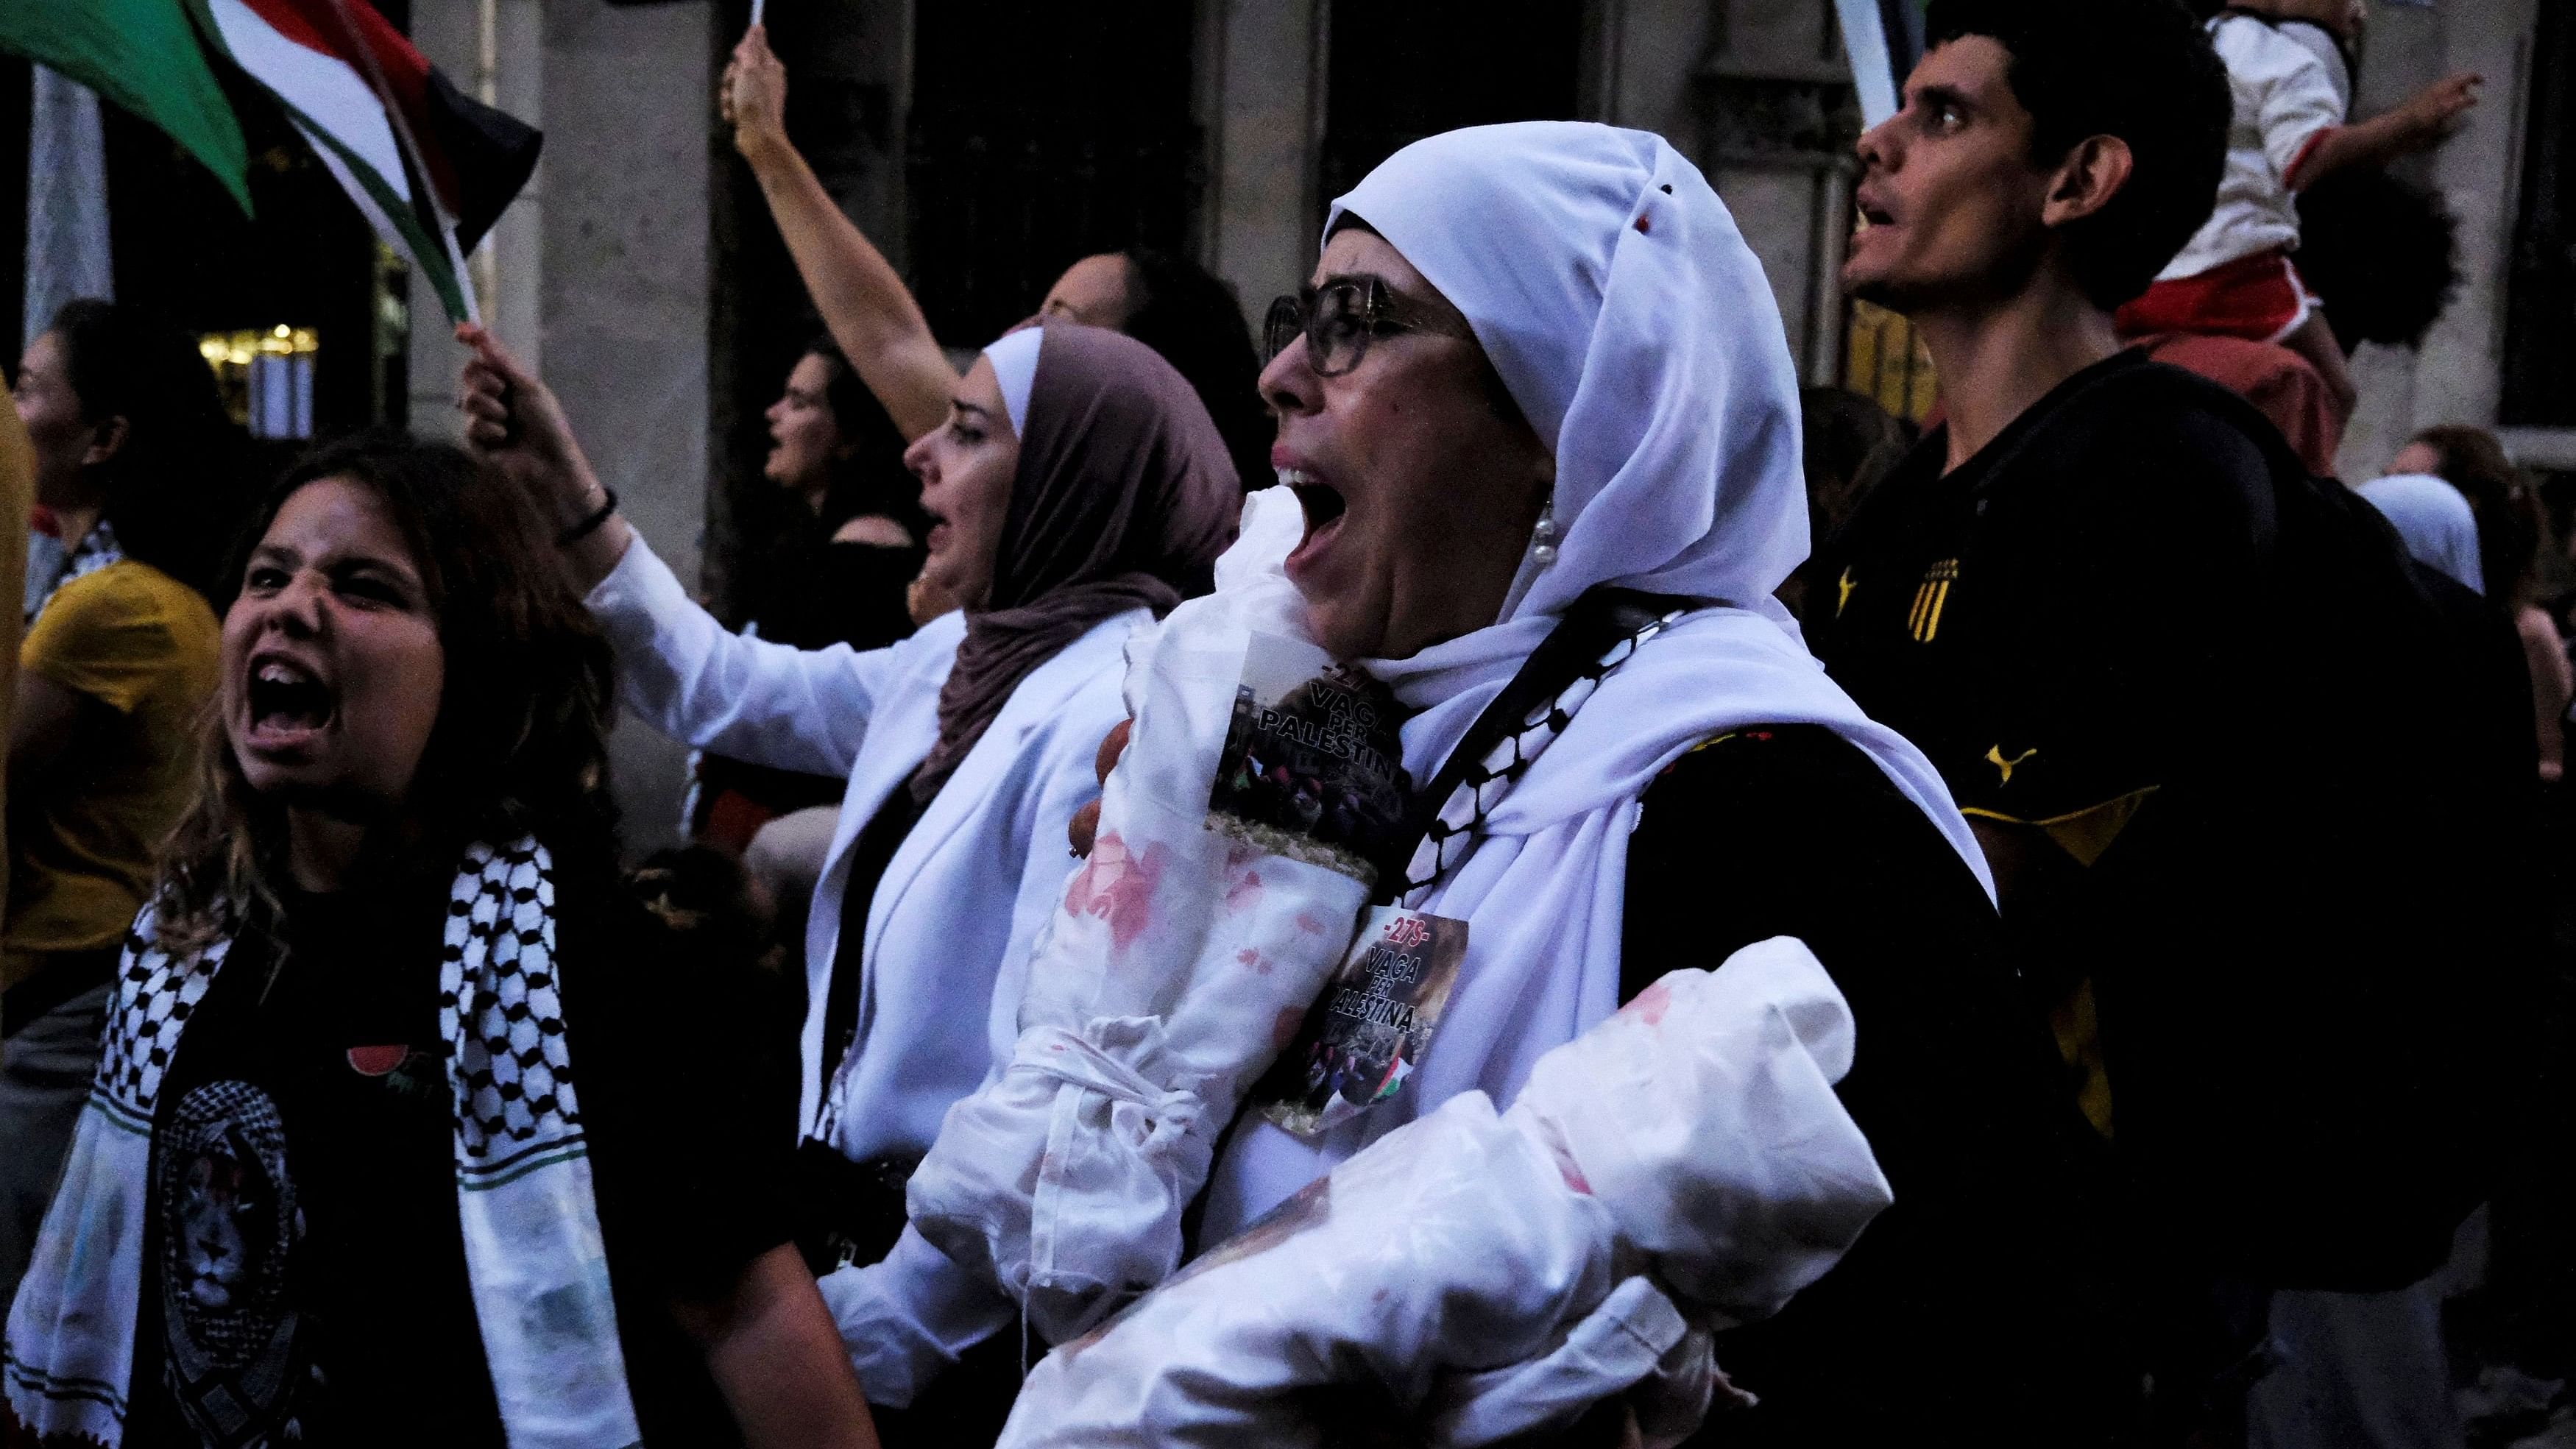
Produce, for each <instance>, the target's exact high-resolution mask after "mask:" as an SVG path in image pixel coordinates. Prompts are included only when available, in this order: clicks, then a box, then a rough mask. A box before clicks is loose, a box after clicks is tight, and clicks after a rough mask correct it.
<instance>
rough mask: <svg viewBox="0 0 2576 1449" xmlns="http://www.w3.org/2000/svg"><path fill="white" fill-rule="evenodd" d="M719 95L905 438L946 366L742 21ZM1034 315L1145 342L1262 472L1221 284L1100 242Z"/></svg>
mask: <svg viewBox="0 0 2576 1449" xmlns="http://www.w3.org/2000/svg"><path fill="white" fill-rule="evenodd" d="M721 104H722V107H723V111H724V116H725V119H726V120H727V121H729V122H731V123H732V124H733V127H734V148H735V149H736V150H738V151H740V152H741V153H742V157H743V159H744V160H745V161H747V162H749V163H750V164H751V171H752V175H753V176H755V177H757V178H758V179H759V181H760V189H761V192H762V194H763V195H764V196H766V197H767V198H768V200H769V213H770V216H771V218H772V219H773V220H775V221H776V222H777V223H778V231H779V234H780V235H781V236H782V237H784V238H785V239H786V241H787V250H788V252H789V254H790V255H792V256H794V257H795V259H796V270H797V271H798V272H799V273H801V274H802V275H803V276H804V278H805V287H806V290H807V291H809V292H811V293H812V294H813V297H814V305H815V306H817V307H819V308H821V309H822V313H823V320H824V322H825V324H826V325H828V326H829V327H830V328H831V329H832V336H833V337H834V338H835V339H836V340H837V341H839V343H840V344H841V350H842V351H843V352H844V353H846V354H847V355H848V357H849V359H850V362H851V364H852V365H853V366H855V367H856V368H857V369H858V372H859V377H860V378H861V379H862V380H863V381H865V382H866V383H867V385H868V389H869V391H871V392H874V393H875V394H876V395H877V397H878V399H879V400H880V401H882V402H884V404H885V407H886V411H887V412H888V413H889V414H891V415H892V416H893V418H894V421H895V426H896V427H898V428H901V429H902V430H903V435H904V436H905V437H907V438H918V437H920V436H921V435H922V434H924V433H927V432H929V431H930V430H931V429H933V428H935V427H937V426H939V425H940V423H942V422H943V421H945V420H946V419H947V417H948V401H949V399H950V398H951V397H952V396H954V395H955V393H956V391H957V381H958V376H957V369H956V368H955V367H953V366H951V365H950V363H949V361H948V354H947V353H945V352H943V351H942V350H941V349H940V346H939V339H938V338H936V337H934V336H932V335H931V331H930V322H929V319H927V318H925V317H924V316H922V313H921V304H920V303H918V302H916V301H914V300H913V296H912V292H911V290H910V289H909V288H907V287H905V286H904V283H903V278H902V277H901V276H898V275H897V274H896V272H895V269H894V266H893V264H892V263H890V262H888V261H887V260H886V259H885V254H884V253H882V252H880V251H878V250H877V249H876V247H875V246H874V245H873V244H872V243H870V242H869V241H868V239H867V237H865V236H864V235H862V234H861V233H860V231H859V229H858V227H857V226H855V225H853V224H852V223H851V221H850V219H849V217H848V216H846V215H844V214H843V213H842V211H841V209H840V207H839V206H838V205H837V204H836V203H834V202H833V200H832V197H831V193H829V192H827V191H825V190H824V189H823V183H822V182H821V180H819V179H818V178H816V176H815V175H814V171H813V168H812V167H810V166H808V165H806V164H805V158H804V157H802V156H800V155H798V154H797V151H796V147H795V145H794V143H793V142H791V141H789V140H788V138H787V69H786V67H785V66H782V65H780V64H779V62H778V57H777V56H776V55H774V54H772V53H771V51H770V49H769V37H768V33H767V32H766V31H765V30H764V29H763V28H762V27H760V26H757V25H755V26H753V27H752V28H751V29H750V31H749V32H747V33H746V34H745V35H744V36H743V38H742V43H741V44H739V45H737V46H735V47H734V53H733V63H732V64H730V65H728V66H727V67H726V68H725V75H724V84H723V90H722V95H721ZM1038 311H1039V315H1040V316H1043V317H1045V318H1047V319H1049V320H1062V321H1067V322H1080V323H1083V324H1084V325H1086V326H1091V327H1106V328H1109V329H1111V330H1113V331H1118V332H1124V333H1126V334H1127V335H1128V336H1130V337H1133V338H1135V339H1136V340H1138V341H1140V342H1142V343H1144V344H1145V345H1146V346H1148V347H1151V348H1153V349H1154V350H1155V351H1156V352H1159V353H1161V354H1162V355H1163V360H1164V361H1166V362H1169V363H1170V364H1172V366H1173V368H1174V369H1175V370H1177V371H1178V372H1179V373H1180V374H1181V376H1182V377H1184V378H1187V379H1188V380H1189V384H1190V387H1191V388H1192V389H1193V390H1194V391H1196V392H1197V393H1198V395H1199V401H1200V402H1201V403H1202V404H1203V405H1205V406H1206V408H1207V410H1208V416H1209V417H1210V418H1211V419H1213V420H1214V421H1215V423H1216V426H1217V432H1218V435H1219V436H1221V437H1223V438H1224V440H1225V447H1226V454H1227V456H1229V457H1230V458H1232V459H1233V460H1234V468H1235V473H1236V474H1237V476H1239V477H1241V478H1242V479H1243V482H1244V486H1245V487H1247V488H1250V487H1256V486H1267V485H1268V483H1269V482H1270V440H1271V436H1272V432H1273V429H1272V428H1271V424H1270V415H1269V413H1268V411H1267V410H1266V409H1265V408H1263V407H1262V405H1261V399H1260V396H1259V394H1258V392H1257V391H1256V390H1255V387H1254V382H1255V379H1256V378H1257V377H1258V376H1259V375H1260V371H1261V369H1260V366H1259V365H1258V363H1257V362H1256V361H1255V360H1254V358H1253V355H1252V330H1251V329H1250V328H1249V327H1247V326H1245V325H1244V320H1243V308H1242V306H1241V304H1240V302H1239V300H1238V299H1237V298H1236V297H1235V295H1234V293H1233V290H1232V289H1231V288H1229V287H1227V286H1226V284H1225V283H1224V282H1222V281H1220V280H1218V279H1217V278H1216V277H1214V276H1211V275H1210V274H1209V273H1208V272H1207V271H1206V270H1205V269H1204V268H1201V267H1199V266H1196V265H1194V264H1192V263H1190V262H1187V261H1184V260H1182V259H1181V258H1179V257H1175V256H1171V255H1169V254H1167V253H1163V252H1158V251H1154V250H1152V249H1150V248H1144V247H1131V248H1129V249H1127V250H1126V251H1123V252H1100V253H1097V254H1095V255H1092V256H1087V257H1084V258H1082V259H1081V260H1079V261H1077V262H1075V263H1074V264H1073V265H1072V266H1070V267H1067V268H1066V269H1065V272H1064V275H1063V276H1061V277H1058V278H1056V282H1055V285H1054V286H1052V287H1050V288H1048V289H1047V294H1046V299H1045V301H1044V302H1042V303H1041V304H1040V306H1039V309H1038Z"/></svg>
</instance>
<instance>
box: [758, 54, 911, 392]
mask: <svg viewBox="0 0 2576 1449" xmlns="http://www.w3.org/2000/svg"><path fill="white" fill-rule="evenodd" d="M720 105H721V107H722V109H723V112H724V118H725V120H726V121H728V122H730V123H731V124H732V126H733V128H734V132H733V144H734V149H736V150H738V151H740V152H741V153H742V159H744V160H745V161H748V162H750V163H751V174H752V175H753V176H754V177H756V178H758V179H759V181H760V190H761V194H762V195H763V196H765V197H767V198H768V199H769V214H770V217H771V218H772V219H773V220H775V221H776V222H777V223H778V232H779V235H781V236H783V237H785V238H786V239H787V250H788V253H789V254H790V255H791V256H793V257H794V258H795V259H796V270H797V272H798V274H799V275H801V276H803V277H804V279H805V290H806V291H807V292H808V293H810V294H812V296H813V298H814V305H815V307H816V308H817V309H818V310H820V311H821V312H822V314H823V324H824V326H826V327H828V328H830V329H831V333H832V340H833V341H834V342H837V343H839V344H840V347H841V352H842V354H843V355H845V356H847V357H848V358H849V359H850V366H852V367H853V368H856V369H857V370H858V374H859V380H860V381H861V382H864V383H866V384H867V386H868V391H870V392H872V393H875V394H876V396H877V401H878V402H881V403H883V404H885V410H886V412H887V414H888V415H890V416H891V417H893V419H894V423H895V426H896V427H898V428H901V429H902V430H903V435H904V437H905V438H907V439H910V438H917V437H920V436H921V435H922V434H924V433H926V432H929V431H930V430H931V429H932V428H935V427H937V426H939V425H940V423H941V422H943V421H945V420H946V419H947V417H948V400H949V399H950V398H951V397H953V396H955V395H956V391H957V371H956V369H955V368H952V367H950V366H949V365H948V357H947V354H945V353H943V352H941V351H940V350H939V342H938V339H936V338H934V337H932V336H931V335H930V322H929V320H928V319H927V318H924V317H923V316H922V315H921V305H920V304H919V303H917V302H915V301H914V300H913V299H912V292H911V290H910V289H909V288H907V287H905V286H904V284H903V278H902V277H900V276H897V275H896V274H895V270H894V266H893V264H892V263H890V262H888V261H887V260H886V259H885V254H884V253H883V252H880V251H878V250H877V249H876V247H875V246H874V245H873V244H872V243H870V242H869V241H868V239H867V237H866V236H865V235H863V234H862V233H861V232H860V231H859V229H858V227H856V226H855V225H853V224H852V223H851V221H850V219H849V218H848V217H847V216H845V215H843V214H842V213H841V208H840V207H839V206H837V205H835V204H834V203H833V201H832V196H831V193H830V192H827V191H825V190H824V189H823V183H822V181H821V180H820V179H819V178H817V177H816V176H815V175H814V168H813V167H811V166H808V165H806V164H805V158H804V157H803V156H801V155H799V154H797V151H796V147H795V146H794V145H793V144H792V143H791V142H789V141H788V139H787V68H786V67H785V66H783V65H780V64H779V63H778V57H777V56H776V55H774V54H772V53H771V51H770V49H769V36H768V32H767V31H766V30H765V29H764V28H763V27H761V26H758V25H755V26H753V27H751V29H750V30H748V31H746V32H744V33H743V37H742V43H741V44H739V45H737V46H735V47H734V52H733V62H732V63H731V64H730V65H727V66H726V67H725V74H724V88H723V93H722V96H721V99H720Z"/></svg>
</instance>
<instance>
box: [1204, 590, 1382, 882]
mask: <svg viewBox="0 0 2576 1449" xmlns="http://www.w3.org/2000/svg"><path fill="white" fill-rule="evenodd" d="M1398 722H1399V711H1398V709H1397V707H1396V704H1395V701H1394V698H1393V697H1392V696H1391V695H1389V694H1388V693H1387V692H1386V687H1385V686H1384V685H1381V684H1379V683H1378V682H1377V681H1376V680H1374V679H1371V678H1370V677H1369V676H1368V675H1366V674H1365V673H1362V672H1361V671H1360V670H1358V669H1356V668H1353V667H1351V666H1348V665H1343V664H1336V663H1334V662H1332V660H1331V659H1329V658H1328V657H1327V656H1325V654H1324V652H1323V651H1322V650H1320V649H1317V648H1315V647H1314V646H1313V645H1311V644H1307V643H1304V642H1302V641H1299V640H1294V639H1284V638H1280V637H1278V636H1276V635H1270V634H1254V635H1253V636H1252V641H1251V645H1250V647H1249V648H1247V649H1246V650H1245V651H1244V660H1243V681H1242V683H1241V684H1240V685H1238V686H1237V687H1236V690H1235V696H1234V720H1233V723H1232V724H1231V725H1230V726H1229V727H1228V728H1227V730H1226V736H1225V750H1224V752H1223V753H1222V754H1220V755H1219V756H1218V757H1217V772H1216V780H1215V782H1214V784H1213V786H1212V787H1211V789H1210V791H1209V793H1208V810H1209V812H1210V815H1211V817H1212V819H1213V821H1214V823H1216V824H1217V825H1218V827H1219V828H1221V829H1226V830H1228V831H1230V832H1232V833H1234V834H1236V835H1238V836H1240V837H1242V838H1243V839H1246V840H1248V841H1250V842H1252V843H1253V844H1255V845H1257V846H1259V847H1261V848H1262V849H1263V850H1267V851H1271V852H1274V853H1276V854H1280V855H1286V856H1291V857H1295V858H1299V859H1304V860H1312V861H1315V862H1316V863H1318V864H1322V865H1329V866H1333V867H1335V868H1337V869H1341V870H1343V871H1345V872H1346V873H1349V874H1353V875H1360V874H1362V871H1361V870H1360V869H1358V867H1375V866H1378V865H1379V864H1381V863H1382V862H1384V861H1386V860H1387V859H1388V858H1389V857H1391V856H1392V855H1394V854H1395V852H1396V848H1397V846H1398V844H1399V842H1398V840H1397V836H1398V834H1399V833H1400V832H1401V831H1402V829H1403V826H1404V816H1405V807H1406V805H1407V803H1408V801H1409V799H1410V794H1409V790H1408V787H1407V782H1406V779H1405V773H1404V764H1403V759H1404V746H1403V742H1402V740H1401V738H1400V737H1399V736H1398V734H1397V732H1396V727H1397V724H1398Z"/></svg>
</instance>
